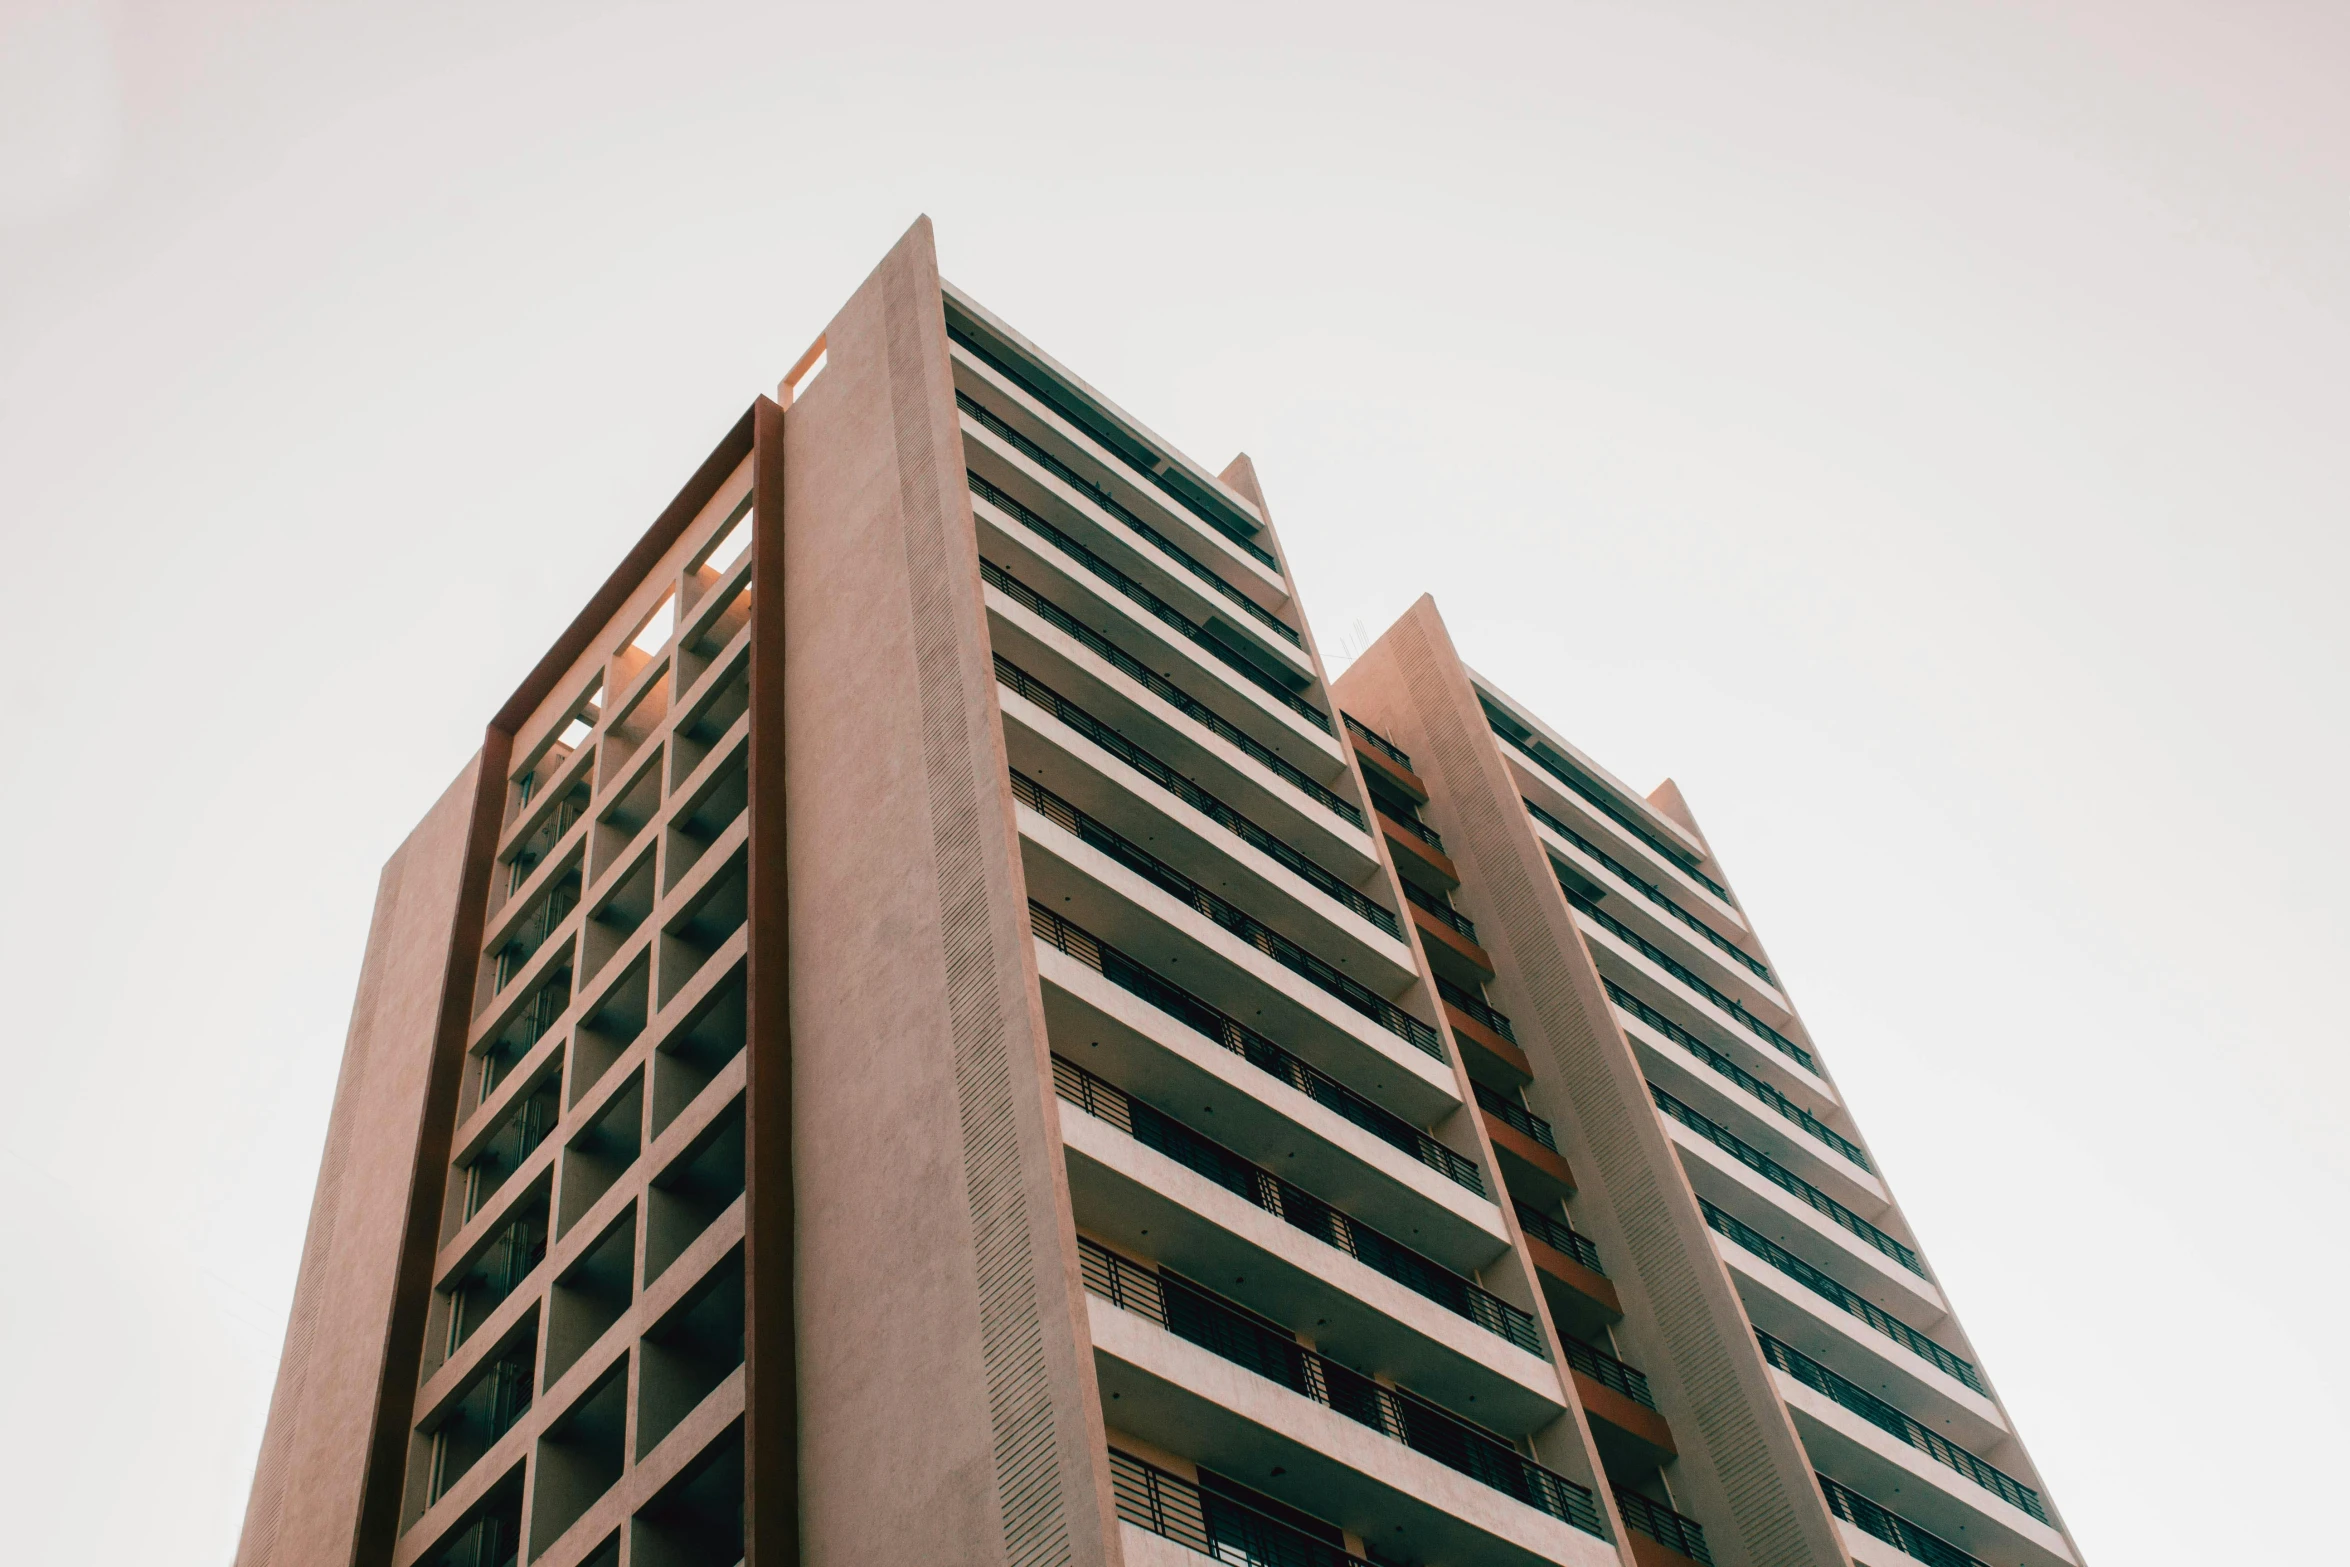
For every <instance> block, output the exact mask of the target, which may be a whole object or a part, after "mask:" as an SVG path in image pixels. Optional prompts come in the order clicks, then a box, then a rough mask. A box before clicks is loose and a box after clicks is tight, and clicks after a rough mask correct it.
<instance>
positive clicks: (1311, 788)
mask: <svg viewBox="0 0 2350 1567" xmlns="http://www.w3.org/2000/svg"><path fill="white" fill-rule="evenodd" d="M979 575H980V578H981V580H982V581H983V582H984V583H985V584H986V585H987V586H988V587H991V588H993V589H995V590H996V591H997V592H999V593H1001V594H1003V595H1004V597H1005V598H1007V599H1009V600H1010V601H1011V602H1012V603H1014V604H1016V605H1018V606H1019V607H1020V608H1021V609H1023V610H1025V611H1027V612H1028V613H1029V614H1031V615H1033V616H1035V617H1036V618H1037V619H1038V620H1041V621H1043V622H1044V623H1045V624H1046V625H1047V626H1050V627H1051V628H1052V629H1053V630H1055V631H1057V632H1059V633H1060V634H1061V635H1063V636H1065V637H1067V638H1069V639H1070V640H1071V641H1072V642H1075V643H1076V644H1077V645H1078V646H1080V647H1082V648H1083V649H1085V651H1087V652H1088V653H1091V654H1092V655H1093V656H1094V657H1096V658H1098V659H1100V660H1101V661H1102V662H1103V663H1105V664H1108V665H1109V666H1110V667H1111V668H1112V669H1114V670H1116V671H1117V672H1118V673H1119V674H1121V675H1123V676H1125V677H1126V678H1127V679H1128V680H1131V681H1132V682H1134V683H1135V684H1136V685H1138V686H1140V687H1142V688H1143V689H1144V690H1145V691H1147V692H1148V693H1149V694H1150V695H1151V696H1152V697H1153V698H1155V699H1156V700H1157V701H1158V702H1159V703H1160V704H1161V705H1163V706H1165V707H1168V708H1172V709H1173V710H1175V711H1176V712H1178V713H1181V714H1182V715H1183V716H1184V717H1185V718H1187V719H1189V720H1191V722H1192V723H1194V724H1196V725H1198V726H1199V727H1201V728H1203V729H1205V730H1207V731H1208V732H1209V733H1211V734H1213V735H1214V736H1215V737H1216V738H1217V739H1219V740H1222V741H1223V742H1224V743H1225V744H1227V745H1229V746H1231V747H1233V749H1235V750H1237V751H1239V752H1240V753H1241V754H1242V755H1244V756H1246V757H1247V758H1248V759H1249V760H1250V761H1252V762H1255V763H1256V764H1257V765H1258V766H1260V767H1262V768H1264V769H1265V770H1266V771H1267V772H1269V773H1272V774H1273V775H1274V776H1275V777H1277V778H1279V779H1280V780H1281V781H1282V782H1284V783H1286V784H1288V785H1289V786H1290V787H1291V788H1293V789H1295V790H1297V791H1298V792H1299V793H1300V794H1303V795H1304V796H1306V797H1307V798H1308V799H1310V800H1312V801H1313V802H1314V803H1315V804H1317V805H1319V806H1321V807H1322V808H1323V809H1324V810H1326V811H1328V812H1330V813H1331V814H1332V815H1334V816H1336V817H1338V818H1340V819H1341V820H1343V821H1345V822H1346V823H1347V824H1348V825H1350V826H1354V827H1362V826H1363V825H1364V820H1363V813H1362V812H1361V811H1360V810H1359V809H1357V808H1356V807H1355V806H1354V805H1352V804H1350V803H1349V802H1348V801H1346V800H1344V799H1342V798H1340V797H1339V796H1338V795H1336V794H1333V793H1332V792H1331V791H1330V789H1329V788H1328V787H1326V786H1325V785H1323V784H1322V783H1320V782H1318V781H1317V780H1315V779H1314V778H1312V777H1309V776H1308V775H1307V774H1306V773H1305V772H1303V771H1302V770H1300V769H1299V768H1298V767H1297V766H1296V764H1294V763H1292V762H1290V761H1288V760H1287V759H1286V758H1284V757H1282V756H1280V755H1278V754H1276V753H1275V752H1274V751H1273V750H1272V749H1271V748H1270V747H1268V746H1267V745H1265V744H1264V742H1262V741H1261V740H1258V739H1257V738H1256V737H1255V736H1253V735H1250V734H1248V733H1247V732H1245V731H1244V730H1242V729H1241V728H1240V727H1239V726H1237V725H1235V724H1234V723H1232V722H1231V720H1229V719H1227V718H1225V717H1224V716H1223V715H1222V714H1220V713H1218V712H1216V711H1215V710H1214V709H1213V708H1211V707H1209V706H1208V705H1207V704H1206V703H1204V702H1201V701H1199V700H1198V699H1197V698H1195V697H1193V696H1192V695H1191V694H1190V693H1188V692H1186V691H1185V690H1183V688H1182V687H1180V686H1178V685H1176V684H1175V683H1174V682H1173V681H1171V680H1169V679H1167V678H1166V677H1165V676H1163V675H1161V674H1159V673H1158V672H1157V671H1155V670H1153V669H1151V668H1150V667H1149V666H1148V665H1146V664H1144V663H1143V662H1142V661H1141V660H1140V659H1138V658H1136V657H1135V656H1134V655H1133V654H1131V653H1128V652H1127V651H1126V650H1125V649H1123V648H1121V647H1119V646H1117V645H1116V644H1115V643H1113V642H1111V641H1110V639H1109V638H1107V637H1105V636H1103V635H1102V634H1101V633H1100V632H1098V631H1096V630H1094V629H1093V628H1092V627H1090V626H1087V625H1085V624H1083V623H1082V622H1080V621H1079V620H1078V619H1077V618H1076V617H1075V616H1073V615H1071V614H1070V613H1069V612H1068V611H1067V610H1065V609H1063V608H1061V607H1060V606H1059V605H1058V604H1055V603H1054V602H1053V601H1052V600H1050V599H1048V598H1046V597H1044V596H1043V595H1042V594H1040V593H1038V592H1037V591H1036V590H1035V589H1034V588H1032V587H1030V586H1029V585H1028V584H1027V583H1025V582H1022V581H1021V580H1020V579H1019V578H1018V577H1016V576H1014V575H1013V574H1012V573H1011V572H1009V571H1007V570H1005V569H1004V568H1003V567H1001V566H999V565H997V564H996V563H995V562H994V561H991V560H982V561H980V563H979Z"/></svg>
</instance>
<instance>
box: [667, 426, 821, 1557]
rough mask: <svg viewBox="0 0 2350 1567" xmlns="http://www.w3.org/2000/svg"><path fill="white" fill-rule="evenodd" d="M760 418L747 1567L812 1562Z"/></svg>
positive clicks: (746, 1256) (778, 536) (776, 688)
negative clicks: (803, 1499) (797, 1315)
mask: <svg viewBox="0 0 2350 1567" xmlns="http://www.w3.org/2000/svg"><path fill="white" fill-rule="evenodd" d="M749 419H750V421H751V425H752V440H751V463H752V470H751V497H752V499H751V517H752V522H751V581H752V583H753V584H754V587H753V591H752V594H751V627H750V633H751V702H750V708H751V710H750V724H751V747H750V749H751V758H750V772H751V777H750V805H749V811H748V814H749V817H750V876H751V885H750V910H749V917H748V919H747V921H746V923H747V925H748V927H749V929H748V935H749V940H750V948H749V974H748V981H747V984H746V987H745V991H746V997H745V1005H746V1009H747V1017H746V1021H745V1031H746V1034H747V1038H746V1040H745V1047H746V1048H745V1054H746V1056H747V1057H748V1059H747V1061H746V1062H745V1063H744V1070H745V1072H746V1079H745V1088H744V1094H743V1123H744V1124H743V1131H744V1147H745V1157H746V1159H747V1161H748V1164H747V1169H746V1171H745V1174H746V1175H747V1177H748V1179H747V1180H746V1181H745V1183H744V1192H743V1197H744V1202H745V1217H744V1242H743V1295H744V1300H743V1322H744V1343H743V1363H744V1367H745V1388H744V1418H743V1559H744V1561H745V1562H746V1563H748V1564H749V1567H790V1564H795V1563H797V1562H798V1561H799V1559H800V1505H799V1502H800V1481H799V1361H798V1342H797V1336H796V1328H795V1324H794V1314H793V1309H792V1308H793V1297H794V1294H795V1287H794V1286H795V1279H794V1276H793V1267H792V1253H793V1246H794V1239H793V1235H794V1227H795V1203H794V1198H793V1188H792V1061H791V1044H792V1041H791V1008H790V1003H789V999H788V998H789V996H790V993H791V988H790V987H791V945H790V937H791V926H790V916H791V892H790V876H789V873H788V869H787V864H788V862H787V860H786V857H785V851H786V836H785V819H784V812H785V806H786V803H787V799H788V781H787V778H786V773H785V765H786V757H787V754H788V753H787V750H786V746H785V729H784V724H785V718H786V714H785V702H784V592H783V587H784V540H783V530H784V506H783V497H784V485H783V476H784V459H783V425H784V410H783V409H782V407H780V406H779V405H778V404H776V403H775V402H774V401H773V400H772V399H770V398H766V397H762V398H760V399H759V400H758V401H757V402H756V403H754V404H752V406H751V412H750V415H749ZM728 471H729V472H731V471H732V470H731V468H730V469H729V470H728ZM697 509H698V508H697ZM692 514H693V513H692V512H690V511H689V512H688V513H687V515H688V516H691V515H692Z"/></svg>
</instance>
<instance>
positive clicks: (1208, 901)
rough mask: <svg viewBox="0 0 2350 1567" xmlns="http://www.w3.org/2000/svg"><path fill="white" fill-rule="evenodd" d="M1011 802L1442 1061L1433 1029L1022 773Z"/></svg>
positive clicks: (1015, 781)
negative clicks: (1084, 843)
mask: <svg viewBox="0 0 2350 1567" xmlns="http://www.w3.org/2000/svg"><path fill="white" fill-rule="evenodd" d="M1012 796H1013V798H1015V799H1017V800H1018V801H1019V802H1020V803H1021V804H1022V805H1025V806H1027V807H1029V808H1030V809H1031V810H1034V811H1037V812H1040V813H1041V814H1042V815H1043V816H1044V817H1045V818H1046V819H1047V820H1049V821H1051V822H1053V823H1055V824H1056V825H1058V826H1060V827H1061V828H1063V829H1065V830H1066V831H1068V832H1071V833H1074V834H1076V835H1077V837H1079V838H1080V839H1082V840H1084V841H1085V842H1086V843H1087V844H1089V845H1091V846H1092V847H1093V848H1096V849H1099V850H1100V851H1101V852H1102V853H1104V854H1107V855H1108V856H1110V858H1112V859H1114V860H1116V861H1117V862H1118V863H1119V864H1121V865H1123V866H1125V867H1126V868H1127V869H1128V870H1130V871H1133V872H1134V873H1135V874H1136V875H1138V876H1140V877H1142V878H1143V879H1144V880H1146V881H1148V882H1150V883H1151V884H1152V885H1153V886H1156V887H1157V888H1159V890H1161V891H1162V892H1165V893H1167V894H1168V895H1170V896H1172V897H1175V898H1178V899H1180V900H1182V901H1183V902H1184V903H1187V904H1189V905H1190V906H1191V907H1192V908H1193V909H1194V910H1196V911H1198V912H1199V913H1200V914H1203V915H1205V916H1206V917H1207V918H1208V919H1209V920H1210V921H1212V922H1213V923H1215V924H1216V925H1218V926H1219V927H1221V928H1222V929H1224V930H1227V931H1230V932H1231V933H1232V934H1233V935H1235V936H1238V937H1239V938H1240V939H1241V940H1242V941H1245V942H1247V943H1248V944H1249V945H1250V946H1252V947H1254V948H1256V949H1257V950H1258V951H1259V952H1262V953H1263V954H1264V955H1265V956H1266V957H1269V958H1271V959H1272V960H1273V961H1274V962H1276V963H1278V964H1280V965H1281V966H1282V967H1283V968H1285V969H1287V970H1289V971H1290V972H1291V973H1292V974H1295V975H1297V976H1298V977H1299V978H1300V979H1303V980H1304V981H1306V982H1307V983H1308V984H1310V985H1312V986H1314V987H1315V988H1316V989H1318V990H1321V991H1323V992H1324V993H1326V994H1328V995H1329V996H1331V997H1333V998H1334V999H1335V1000H1337V1001H1338V1002H1339V1004H1340V1005H1342V1006H1344V1007H1346V1008H1347V1009H1348V1010H1349V1011H1353V1012H1358V1013H1360V1014H1362V1015H1363V1016H1364V1017H1367V1018H1369V1019H1370V1020H1371V1021H1372V1022H1374V1023H1376V1024H1378V1025H1379V1026H1380V1027H1381V1028H1384V1029H1386V1030H1387V1031H1388V1032H1389V1033H1391V1034H1393V1035H1395V1036H1396V1037H1397V1038H1399V1039H1403V1040H1406V1041H1408V1042H1409V1043H1410V1044H1412V1045H1413V1046H1415V1047H1417V1048H1418V1049H1421V1050H1424V1051H1426V1052H1427V1053H1428V1054H1430V1055H1432V1056H1434V1057H1436V1059H1437V1060H1439V1061H1441V1060H1443V1059H1444V1046H1443V1045H1442V1044H1441V1043H1440V1042H1439V1041H1438V1038H1437V1034H1436V1030H1435V1029H1434V1028H1432V1027H1430V1026H1429V1025H1428V1024H1426V1023H1423V1022H1421V1021H1420V1020H1419V1019H1418V1018H1416V1017H1414V1016H1412V1015H1411V1014H1410V1013H1409V1012H1406V1011H1405V1010H1404V1009H1403V1008H1401V1007H1399V1006H1397V1005H1396V1004H1395V1003H1394V1002H1392V1001H1390V1000H1388V999H1387V998H1386V997H1385V996H1382V995H1380V994H1379V992H1377V991H1375V990H1373V989H1372V988H1371V987H1370V986H1368V985H1366V984H1364V983H1363V982H1362V981H1361V980H1359V979H1352V978H1349V977H1348V976H1346V975H1344V974H1341V973H1339V972H1338V970H1337V969H1335V968H1333V967H1331V966H1330V965H1329V964H1328V963H1325V962H1324V961H1322V960H1321V959H1320V958H1318V957H1315V956H1314V955H1313V954H1312V953H1310V952H1308V951H1307V950H1306V949H1305V948H1303V947H1301V946H1299V945H1298V944H1297V943H1296V942H1294V941H1291V940H1290V939H1289V938H1288V937H1287V936H1284V935H1282V934H1281V933H1280V932H1279V931H1277V930H1274V929H1273V928H1271V927H1270V926H1268V925H1266V924H1265V923H1264V922H1263V921H1261V920H1259V919H1257V918H1256V917H1255V916H1254V915H1251V914H1248V913H1245V912H1244V911H1242V910H1241V909H1239V908H1238V907H1236V906H1234V905H1233V904H1230V903H1227V902H1226V901H1225V900H1224V899H1222V898H1219V897H1217V896H1216V895H1215V894H1214V893H1212V892H1210V891H1208V889H1207V888H1205V887H1203V886H1201V885H1200V884H1199V883H1198V882H1196V881H1193V880H1192V879H1191V878H1190V877H1188V876H1186V875H1184V874H1183V873H1182V872H1181V871H1179V870H1177V869H1176V868H1175V867H1174V866H1172V865H1169V864H1168V863H1167V862H1166V861H1164V860H1162V859H1160V858H1159V857H1158V856H1156V855H1154V854H1152V853H1151V852H1150V851H1149V850H1148V849H1145V848H1143V847H1142V846H1141V845H1140V844H1138V843H1134V842H1132V841H1131V840H1129V839H1127V838H1126V837H1124V836H1123V835H1121V834H1120V833H1119V832H1118V830H1117V829H1116V828H1114V827H1111V826H1109V825H1108V824H1106V823H1104V822H1100V821H1097V820H1095V819H1094V818H1093V817H1091V816H1088V815H1086V814H1085V813H1084V812H1083V811H1081V810H1079V809H1077V807H1076V806H1074V805H1071V804H1070V803H1069V802H1068V801H1066V800H1064V799H1062V798H1061V797H1060V796H1059V795H1057V794H1054V793H1052V792H1051V791H1050V790H1048V789H1046V788H1045V787H1044V786H1043V785H1042V784H1039V783H1038V782H1037V781H1036V780H1035V779H1033V778H1030V777H1029V776H1028V775H1027V774H1025V773H1021V772H1015V773H1013V774H1012Z"/></svg>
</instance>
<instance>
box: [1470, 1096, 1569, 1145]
mask: <svg viewBox="0 0 2350 1567" xmlns="http://www.w3.org/2000/svg"><path fill="white" fill-rule="evenodd" d="M1470 1086H1471V1087H1472V1088H1474V1089H1476V1090H1477V1104H1478V1106H1479V1108H1481V1109H1484V1110H1486V1111H1488V1112H1490V1113H1491V1114H1492V1115H1493V1116H1494V1117H1495V1118H1496V1119H1498V1120H1499V1121H1500V1122H1501V1123H1502V1124H1503V1125H1504V1126H1508V1127H1512V1128H1515V1129H1516V1130H1517V1131H1519V1132H1522V1133H1524V1134H1525V1135H1526V1136H1528V1137H1531V1138H1533V1139H1534V1140H1535V1141H1536V1142H1538V1143H1540V1144H1541V1145H1542V1146H1543V1147H1545V1148H1547V1149H1549V1150H1550V1151H1551V1152H1552V1153H1557V1152H1558V1151H1559V1145H1558V1142H1557V1140H1556V1139H1555V1138H1554V1137H1553V1136H1552V1135H1551V1130H1550V1123H1549V1122H1548V1121H1545V1120H1544V1119H1542V1117H1540V1116H1538V1115H1536V1114H1535V1113H1534V1112H1533V1111H1531V1110H1529V1109H1527V1108H1526V1107H1525V1106H1524V1105H1522V1104H1520V1103H1518V1102H1517V1101H1516V1100H1515V1099H1512V1098H1511V1097H1510V1096H1509V1095H1507V1094H1505V1093H1502V1092H1500V1091H1499V1090H1497V1089H1492V1088H1488V1087H1486V1086H1485V1085H1484V1084H1483V1083H1472V1084H1471V1085H1470Z"/></svg>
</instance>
